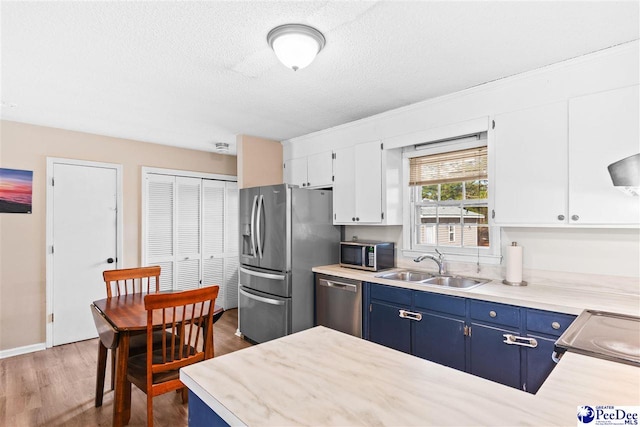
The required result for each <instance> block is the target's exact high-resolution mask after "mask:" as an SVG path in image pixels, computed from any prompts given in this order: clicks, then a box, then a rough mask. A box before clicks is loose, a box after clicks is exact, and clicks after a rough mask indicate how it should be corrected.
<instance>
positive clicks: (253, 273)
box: [240, 267, 287, 280]
mask: <svg viewBox="0 0 640 427" xmlns="http://www.w3.org/2000/svg"><path fill="white" fill-rule="evenodd" d="M240 272H241V273H245V274H248V275H249V276H256V277H262V278H263V279H272V280H285V279H286V278H287V276H283V275H282V274H270V273H261V272H259V271H253V270H249V269H247V268H244V267H240Z"/></svg>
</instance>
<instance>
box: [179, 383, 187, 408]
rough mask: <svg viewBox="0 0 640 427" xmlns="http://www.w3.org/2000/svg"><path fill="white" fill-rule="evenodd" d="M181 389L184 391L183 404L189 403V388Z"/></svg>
mask: <svg viewBox="0 0 640 427" xmlns="http://www.w3.org/2000/svg"><path fill="white" fill-rule="evenodd" d="M179 391H180V392H181V393H182V404H185V403H189V390H188V389H187V388H186V387H182V388H181V389H180V390H179Z"/></svg>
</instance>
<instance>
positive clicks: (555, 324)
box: [551, 322, 560, 329]
mask: <svg viewBox="0 0 640 427" xmlns="http://www.w3.org/2000/svg"><path fill="white" fill-rule="evenodd" d="M551 327H552V328H553V329H560V323H558V322H553V323H552V324H551Z"/></svg>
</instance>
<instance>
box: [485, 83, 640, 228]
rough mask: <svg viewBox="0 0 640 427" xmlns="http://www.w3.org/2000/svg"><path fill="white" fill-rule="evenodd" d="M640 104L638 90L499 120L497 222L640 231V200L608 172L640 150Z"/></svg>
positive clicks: (496, 141)
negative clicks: (634, 228) (635, 228)
mask: <svg viewBox="0 0 640 427" xmlns="http://www.w3.org/2000/svg"><path fill="white" fill-rule="evenodd" d="M638 104H639V99H638V86H632V87H626V88H622V89H615V90H611V91H606V92H600V93H596V94H591V95H586V96H581V97H576V98H571V99H569V101H568V103H567V102H564V101H562V102H557V103H554V104H549V105H544V106H540V107H535V108H531V109H527V110H522V111H516V112H510V113H505V114H500V115H497V116H496V117H495V129H494V148H495V150H494V164H495V166H494V170H495V176H494V180H493V182H494V183H495V190H494V191H495V202H494V215H495V216H494V221H495V223H496V224H498V225H524V226H526V225H532V226H535V225H559V226H566V225H574V226H608V225H611V226H625V225H637V224H638V223H639V222H640V199H638V198H637V197H632V196H628V195H626V194H624V193H623V192H621V191H619V190H618V189H616V188H615V187H614V186H613V184H612V182H611V177H610V176H609V172H608V169H607V166H608V165H609V164H611V163H613V162H616V161H618V160H621V159H623V158H625V157H628V156H631V155H633V154H637V153H638V151H639V150H640V145H639V141H640V137H639V131H638V128H639V115H640V112H639V111H638Z"/></svg>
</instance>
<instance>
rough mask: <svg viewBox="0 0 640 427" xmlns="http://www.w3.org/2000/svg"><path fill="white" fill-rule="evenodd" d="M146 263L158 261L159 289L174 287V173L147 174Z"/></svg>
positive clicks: (156, 262) (156, 263) (154, 263)
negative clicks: (159, 268) (169, 174)
mask: <svg viewBox="0 0 640 427" xmlns="http://www.w3.org/2000/svg"><path fill="white" fill-rule="evenodd" d="M146 221H147V227H146V233H145V234H146V235H145V240H146V265H159V266H160V267H161V270H160V289H162V290H170V289H173V272H174V250H173V248H174V222H175V177H173V176H166V175H155V174H148V175H147V218H146Z"/></svg>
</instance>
